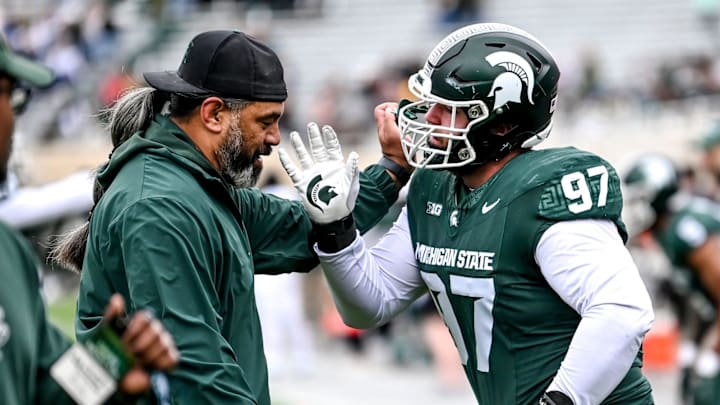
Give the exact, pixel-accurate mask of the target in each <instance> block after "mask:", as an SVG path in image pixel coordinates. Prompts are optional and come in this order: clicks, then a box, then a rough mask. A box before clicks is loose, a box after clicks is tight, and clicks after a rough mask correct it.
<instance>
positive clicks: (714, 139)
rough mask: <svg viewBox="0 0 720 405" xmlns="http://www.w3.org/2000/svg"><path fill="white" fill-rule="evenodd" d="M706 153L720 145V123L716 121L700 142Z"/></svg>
mask: <svg viewBox="0 0 720 405" xmlns="http://www.w3.org/2000/svg"><path fill="white" fill-rule="evenodd" d="M698 144H699V146H700V148H702V149H703V150H705V151H709V150H710V149H712V148H714V147H716V146H718V145H720V121H715V122H714V123H713V124H712V125H711V126H710V127H709V128H708V129H707V130H706V131H705V133H704V134H703V136H702V137H701V138H700V141H699V142H698Z"/></svg>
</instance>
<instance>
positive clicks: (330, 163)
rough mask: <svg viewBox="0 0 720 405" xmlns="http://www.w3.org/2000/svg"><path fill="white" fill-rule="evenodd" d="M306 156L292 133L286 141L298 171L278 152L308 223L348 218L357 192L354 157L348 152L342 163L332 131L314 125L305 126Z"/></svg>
mask: <svg viewBox="0 0 720 405" xmlns="http://www.w3.org/2000/svg"><path fill="white" fill-rule="evenodd" d="M307 133H308V140H309V142H310V152H311V153H312V157H311V155H310V154H308V151H307V149H305V145H304V144H303V141H302V140H301V139H300V135H299V134H298V133H297V132H296V131H293V132H291V133H290V141H291V142H292V145H293V147H294V148H295V154H296V155H297V157H298V160H300V166H301V167H302V170H298V168H297V167H296V166H295V164H294V163H293V162H292V160H291V159H290V156H289V155H288V153H287V152H286V151H285V150H284V149H282V148H280V149H279V150H278V154H279V155H280V163H282V165H283V168H284V169H285V171H286V172H287V174H288V175H289V176H290V178H291V179H292V181H293V184H294V185H295V188H296V189H297V190H298V192H299V194H300V198H301V200H302V202H303V205H304V206H305V210H306V211H307V213H308V215H309V216H310V219H311V220H312V221H313V222H314V223H317V224H328V223H330V222H335V221H338V220H340V219H343V218H345V217H346V216H348V215H350V213H351V212H352V210H353V208H354V207H355V200H356V199H357V195H358V192H359V191H360V170H359V169H358V154H357V153H355V152H354V151H353V152H350V155H349V156H348V158H347V162H343V154H342V150H341V149H340V143H339V142H338V139H337V135H336V134H335V130H333V129H332V127H330V126H329V125H325V126H323V128H322V135H320V128H319V127H318V126H317V124H315V123H314V122H311V123H309V124H308V125H307Z"/></svg>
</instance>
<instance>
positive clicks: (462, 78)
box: [398, 23, 560, 169]
mask: <svg viewBox="0 0 720 405" xmlns="http://www.w3.org/2000/svg"><path fill="white" fill-rule="evenodd" d="M559 77H560V71H559V69H558V67H557V64H556V63H555V60H554V59H553V57H552V55H551V54H550V51H549V50H548V49H547V48H545V46H543V45H542V44H541V43H540V41H538V40H537V39H535V38H534V37H533V36H532V35H530V34H528V33H527V32H525V31H523V30H521V29H518V28H515V27H512V26H509V25H505V24H493V23H487V24H474V25H469V26H466V27H463V28H460V29H458V30H457V31H455V32H453V33H452V34H450V35H448V36H447V37H445V38H444V39H443V40H442V41H440V43H439V44H438V45H437V46H436V47H435V49H433V51H432V52H431V53H430V56H429V57H428V59H427V61H426V62H425V66H424V67H423V69H422V70H420V71H419V72H417V73H415V74H414V75H412V76H411V77H410V80H409V82H408V86H409V88H410V91H411V92H412V93H413V94H414V95H415V96H417V97H418V98H419V101H417V102H414V103H410V104H407V105H404V106H402V107H401V108H400V111H399V113H398V122H399V125H400V130H401V132H402V144H403V149H404V151H405V155H406V157H407V159H408V161H409V162H410V164H412V165H413V166H415V167H427V168H441V169H442V168H454V167H461V166H466V165H469V164H473V165H477V164H483V163H486V162H489V161H497V160H500V159H502V158H503V157H504V156H506V155H507V154H508V153H509V152H510V151H512V150H514V149H517V148H530V147H532V146H535V145H537V144H538V143H540V142H542V141H543V140H545V138H547V136H548V135H549V133H550V129H551V128H552V116H553V113H554V111H555V105H556V101H557V83H558V79H559ZM436 103H440V104H442V105H445V106H447V107H448V108H450V109H451V112H452V122H453V124H451V126H440V125H432V124H429V123H427V122H426V121H425V119H424V113H426V112H427V111H428V110H429V108H430V107H432V105H434V104H436ZM460 110H462V111H464V112H465V114H466V115H467V117H468V119H469V123H468V125H467V126H466V127H464V128H455V127H452V126H453V125H454V122H455V117H456V116H457V113H458V112H459V111H460ZM500 126H503V127H504V128H511V129H510V130H509V131H505V132H504V133H503V134H502V135H496V133H497V131H493V129H495V128H499V127H500ZM430 137H436V138H444V139H448V145H447V147H446V148H443V149H439V148H436V147H433V146H431V145H430V144H429V143H428V141H429V139H430Z"/></svg>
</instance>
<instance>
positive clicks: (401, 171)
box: [378, 155, 410, 184]
mask: <svg viewBox="0 0 720 405" xmlns="http://www.w3.org/2000/svg"><path fill="white" fill-rule="evenodd" d="M378 164H379V165H380V166H382V167H384V168H386V169H388V170H390V171H391V172H392V174H394V175H395V177H397V179H398V181H399V182H400V183H401V184H407V182H408V180H410V172H409V171H408V169H406V168H404V167H402V166H400V165H399V164H397V163H395V162H393V161H392V160H390V159H388V158H387V157H385V155H383V157H381V158H380V161H379V162H378Z"/></svg>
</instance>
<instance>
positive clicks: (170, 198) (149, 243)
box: [76, 115, 397, 405]
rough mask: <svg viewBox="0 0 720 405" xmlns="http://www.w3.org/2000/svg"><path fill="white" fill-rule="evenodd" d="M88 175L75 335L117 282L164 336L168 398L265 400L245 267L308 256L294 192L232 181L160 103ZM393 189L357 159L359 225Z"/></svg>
mask: <svg viewBox="0 0 720 405" xmlns="http://www.w3.org/2000/svg"><path fill="white" fill-rule="evenodd" d="M98 179H99V181H100V182H101V184H102V185H103V186H104V187H105V189H106V190H107V191H106V193H105V195H104V196H103V197H102V199H101V200H100V202H99V203H98V205H97V207H96V208H95V211H94V213H93V217H92V221H91V224H90V235H89V239H88V244H87V252H86V256H85V263H84V266H83V271H82V277H81V284H80V294H79V297H78V318H77V321H76V331H77V334H78V338H82V337H83V336H85V335H86V334H88V333H90V332H92V331H93V329H94V328H95V327H97V325H98V324H99V321H100V319H101V317H102V313H103V308H104V304H105V303H106V302H107V301H108V299H109V298H110V295H111V294H112V293H113V292H120V293H121V294H122V295H123V296H124V297H125V299H126V300H127V302H128V305H129V308H128V310H129V312H130V313H132V312H133V311H135V310H137V309H140V308H150V309H152V310H153V311H155V314H156V316H157V317H158V318H160V319H161V320H162V321H163V323H164V325H165V327H166V328H167V329H168V330H169V331H170V333H172V335H173V337H174V339H175V342H176V344H177V346H178V349H179V350H180V354H181V362H180V365H179V367H178V368H177V369H176V370H175V371H173V372H172V373H171V374H170V376H169V377H170V385H171V396H172V400H173V402H174V403H183V404H254V403H257V404H263V405H267V404H270V395H269V392H268V391H269V390H268V376H267V366H266V362H265V356H264V353H263V344H262V333H261V330H260V322H259V319H258V314H257V309H256V306H255V294H254V289H253V284H254V278H253V276H254V274H256V273H258V274H259V273H282V272H294V271H309V270H311V269H312V268H314V267H315V265H316V264H317V259H316V257H315V255H314V253H313V251H312V248H311V245H310V243H309V242H308V238H309V235H310V232H311V223H310V220H309V218H308V217H307V215H306V213H305V211H304V209H303V207H302V204H301V203H300V202H297V201H288V200H283V199H280V198H277V197H274V196H271V195H266V194H264V193H262V192H260V191H259V190H257V189H236V188H234V187H231V186H230V185H229V184H227V183H226V182H225V181H223V179H222V178H221V177H220V176H219V174H218V173H217V171H216V170H215V169H214V168H213V167H212V166H211V165H210V163H209V162H208V161H207V160H206V159H205V157H204V156H203V155H202V154H201V153H200V151H199V150H197V149H196V148H195V146H194V144H193V143H192V142H191V140H190V138H189V137H188V136H187V135H186V134H185V133H184V132H183V131H182V130H181V129H180V128H178V127H177V126H176V125H175V124H174V123H173V122H172V121H170V120H169V119H168V118H166V117H163V116H160V115H158V116H156V117H155V119H154V121H153V123H152V124H151V125H150V127H149V128H148V130H147V131H145V132H144V133H138V134H135V135H134V136H133V137H132V138H131V139H129V140H128V141H127V142H126V143H125V144H123V145H122V146H121V147H119V148H118V149H117V150H116V151H115V152H114V153H113V155H112V157H111V160H110V163H109V164H108V165H107V166H106V167H105V168H103V170H101V172H100V173H99V176H98ZM396 198H397V190H396V187H395V184H394V183H393V181H392V179H391V178H390V176H389V175H388V174H387V173H385V170H384V169H383V168H382V167H380V166H371V167H370V168H368V169H367V170H366V171H365V172H364V173H363V175H362V176H361V191H360V196H359V198H358V202H357V206H356V209H355V211H354V216H355V219H356V222H357V224H358V228H359V229H360V230H361V231H365V230H368V229H369V228H370V227H372V226H373V225H374V224H375V223H377V222H378V221H379V220H380V219H382V217H383V216H384V215H385V213H386V212H387V210H388V208H389V207H390V206H391V205H392V203H393V202H394V201H395V199H396ZM279 298H281V297H279Z"/></svg>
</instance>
